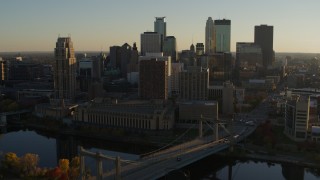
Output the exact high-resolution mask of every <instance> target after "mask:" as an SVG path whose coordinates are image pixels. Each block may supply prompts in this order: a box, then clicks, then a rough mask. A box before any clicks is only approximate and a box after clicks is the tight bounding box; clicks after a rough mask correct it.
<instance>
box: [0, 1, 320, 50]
mask: <svg viewBox="0 0 320 180" xmlns="http://www.w3.org/2000/svg"><path fill="white" fill-rule="evenodd" d="M61 2H62V1H54V2H43V1H40V0H35V1H32V2H21V1H17V0H12V1H5V2H2V5H1V7H0V15H1V16H0V22H1V30H0V39H1V41H0V52H19V51H20V52H23V51H52V50H53V48H54V46H53V45H52V44H54V42H55V41H56V38H57V37H59V35H60V36H61V37H64V36H68V35H71V37H72V39H73V42H74V44H75V47H74V48H75V50H76V51H100V50H102V51H108V50H109V47H110V46H113V45H122V44H124V43H128V44H130V45H132V44H133V43H134V42H136V43H137V47H140V34H141V33H143V32H146V31H153V28H154V27H153V26H154V18H155V17H166V23H167V36H175V37H176V41H177V49H178V51H181V50H183V49H189V47H190V45H191V44H192V43H193V44H196V43H205V25H206V20H207V19H208V17H212V19H213V20H216V19H229V20H231V51H232V52H234V51H235V49H236V42H253V41H254V26H256V25H261V24H267V25H270V26H273V27H274V44H273V45H274V50H275V52H309V53H318V52H319V45H318V44H319V43H318V42H319V40H320V33H318V32H319V31H320V25H319V24H317V23H315V20H316V17H319V16H320V11H319V10H318V9H317V7H319V5H320V2H319V1H317V0H310V1H308V2H302V1H297V0H294V1H289V0H281V1H275V0H272V1H266V2H264V1H263V2H243V1H241V2H238V1H236V0H229V1H223V2H220V1H209V0H205V1H203V2H202V3H199V2H196V1H184V3H183V4H181V3H180V4H179V3H177V2H172V1H167V0H166V1H162V2H157V1H154V0H151V1H150V0H141V1H138V2H131V1H121V2H117V1H114V2H100V1H90V2H89V1H77V2H76V3H75V2H63V4H62V3H61ZM139 51H140V49H139Z"/></svg>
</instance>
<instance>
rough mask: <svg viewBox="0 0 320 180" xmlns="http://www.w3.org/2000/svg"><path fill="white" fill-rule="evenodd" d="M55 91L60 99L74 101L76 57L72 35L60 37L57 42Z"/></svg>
mask: <svg viewBox="0 0 320 180" xmlns="http://www.w3.org/2000/svg"><path fill="white" fill-rule="evenodd" d="M54 51H55V53H54V54H55V59H56V69H55V71H54V91H55V98H56V99H58V100H67V101H73V99H74V97H75V94H76V68H77V67H76V58H75V56H74V49H73V43H72V41H71V38H70V37H59V38H58V40H57V43H56V48H55V49H54Z"/></svg>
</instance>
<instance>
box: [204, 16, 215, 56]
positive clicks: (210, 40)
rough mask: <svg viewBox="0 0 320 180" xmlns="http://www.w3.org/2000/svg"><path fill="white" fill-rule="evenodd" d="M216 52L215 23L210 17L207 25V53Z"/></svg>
mask: <svg viewBox="0 0 320 180" xmlns="http://www.w3.org/2000/svg"><path fill="white" fill-rule="evenodd" d="M214 52H215V34H214V23H213V20H212V18H211V17H208V20H207V23H206V37H205V53H206V54H213V53H214Z"/></svg>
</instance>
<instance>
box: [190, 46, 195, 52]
mask: <svg viewBox="0 0 320 180" xmlns="http://www.w3.org/2000/svg"><path fill="white" fill-rule="evenodd" d="M190 51H192V52H194V53H195V52H196V49H195V47H194V45H193V44H191V46H190Z"/></svg>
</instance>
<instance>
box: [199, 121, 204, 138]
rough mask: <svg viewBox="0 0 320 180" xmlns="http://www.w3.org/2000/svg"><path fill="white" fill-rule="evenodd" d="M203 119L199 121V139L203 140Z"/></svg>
mask: <svg viewBox="0 0 320 180" xmlns="http://www.w3.org/2000/svg"><path fill="white" fill-rule="evenodd" d="M202 129H203V128H202V117H201V120H200V121H199V138H202Z"/></svg>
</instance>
